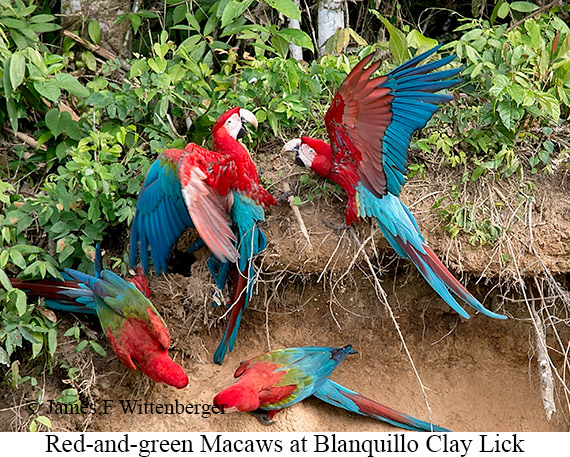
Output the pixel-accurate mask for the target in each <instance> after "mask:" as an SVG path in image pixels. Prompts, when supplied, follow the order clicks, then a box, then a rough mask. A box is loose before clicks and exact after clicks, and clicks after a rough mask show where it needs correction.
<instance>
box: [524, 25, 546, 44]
mask: <svg viewBox="0 0 570 457" xmlns="http://www.w3.org/2000/svg"><path fill="white" fill-rule="evenodd" d="M524 27H525V29H526V30H527V31H528V34H529V35H530V38H531V40H532V47H533V49H534V50H536V51H538V50H540V49H542V47H543V46H544V40H543V39H542V36H541V34H540V27H539V25H538V24H537V23H536V21H535V20H534V19H529V20H527V21H526V22H525V23H524Z"/></svg>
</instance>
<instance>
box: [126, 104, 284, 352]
mask: <svg viewBox="0 0 570 457" xmlns="http://www.w3.org/2000/svg"><path fill="white" fill-rule="evenodd" d="M243 122H248V123H250V124H252V125H254V126H255V127H256V126H257V120H256V119H255V116H254V115H253V114H252V113H251V112H249V111H247V110H245V109H242V108H239V107H238V108H233V109H231V110H229V111H227V112H226V113H224V114H223V115H222V116H221V117H220V118H219V119H218V120H217V121H216V123H215V124H214V127H213V129H212V138H213V149H214V151H209V150H207V149H204V148H202V147H200V146H198V145H196V144H194V143H190V144H189V145H187V146H186V147H185V148H184V150H179V149H168V150H166V151H164V152H163V153H162V155H161V158H160V159H159V160H158V161H157V162H155V163H154V164H153V165H152V166H151V169H150V170H149V174H148V175H147V178H146V179H145V185H144V188H143V191H142V192H141V195H140V196H139V201H138V202H137V213H136V215H135V219H134V221H133V227H132V229H131V262H135V261H136V252H137V246H139V247H140V252H141V263H142V264H143V266H144V265H145V256H146V265H148V249H149V248H150V251H151V255H152V258H153V261H154V263H155V267H156V268H157V271H159V272H160V271H165V269H166V261H167V259H168V255H169V253H170V249H171V247H172V245H173V244H174V242H175V241H176V239H177V238H178V236H180V234H181V233H182V231H183V230H184V229H185V228H186V227H195V228H196V230H197V231H198V234H199V235H200V238H201V240H202V241H203V242H204V243H205V244H206V246H207V247H208V248H209V249H210V250H211V251H212V254H213V256H212V258H211V259H210V262H209V267H210V271H211V272H212V275H213V276H214V279H215V281H216V284H217V285H218V287H219V288H220V289H221V288H223V287H224V285H225V283H226V278H227V275H228V272H229V269H230V265H235V267H232V270H233V271H234V273H233V290H232V294H231V297H232V298H231V303H230V305H231V306H232V309H231V312H230V316H229V319H228V325H227V328H226V331H225V333H224V336H223V337H222V341H221V342H220V345H219V347H218V349H217V351H216V353H215V355H214V361H215V362H216V363H221V362H222V360H223V358H224V356H225V354H226V352H227V350H228V349H229V350H230V351H231V350H232V349H233V347H234V344H235V340H236V336H237V331H238V328H239V324H240V320H241V314H242V312H243V310H244V309H245V307H246V306H247V302H248V300H249V296H250V294H251V291H252V288H253V277H254V270H253V264H252V261H251V260H252V258H253V257H254V256H255V255H257V254H258V253H259V252H261V251H262V250H263V249H264V248H265V246H266V239H265V236H264V235H263V233H262V232H261V230H260V229H259V227H258V224H259V223H260V222H261V221H263V220H264V219H265V213H264V209H265V208H267V207H268V206H270V205H275V204H277V202H276V201H275V199H274V198H273V197H272V196H271V195H270V194H269V193H268V192H267V191H266V190H265V189H264V188H263V187H262V186H261V184H260V183H259V176H258V174H257V169H256V167H255V164H254V163H253V161H252V160H251V157H250V156H249V153H248V152H247V149H246V148H245V147H244V146H243V145H242V144H241V143H240V142H239V141H238V139H239V138H241V137H242V136H243V135H244V134H245V129H244V128H243ZM164 189H168V191H165V190H164ZM158 265H160V267H158Z"/></svg>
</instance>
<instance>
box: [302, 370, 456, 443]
mask: <svg viewBox="0 0 570 457" xmlns="http://www.w3.org/2000/svg"><path fill="white" fill-rule="evenodd" d="M313 395H314V396H315V397H317V398H319V399H320V400H322V401H324V402H326V403H329V404H331V405H333V406H336V407H338V408H342V409H346V410H347V411H350V412H353V413H356V414H360V415H362V416H368V417H371V418H373V419H378V420H381V421H384V422H387V423H389V424H391V425H394V426H396V427H400V428H404V429H406V430H414V431H418V432H422V431H425V432H450V431H451V430H448V429H446V428H443V427H439V426H437V425H433V424H430V423H429V422H425V421H423V420H420V419H416V418H415V417H412V416H408V415H407V414H404V413H400V412H398V411H395V410H393V409H392V408H389V407H387V406H384V405H381V404H379V403H377V402H375V401H373V400H370V399H368V398H366V397H363V396H362V395H360V394H359V393H357V392H355V391H353V390H350V389H347V388H346V387H343V386H341V385H340V384H337V383H336V382H334V381H331V380H330V379H327V380H326V381H325V382H324V383H323V384H321V386H320V387H319V388H318V389H317V390H316V391H315V392H314V393H313Z"/></svg>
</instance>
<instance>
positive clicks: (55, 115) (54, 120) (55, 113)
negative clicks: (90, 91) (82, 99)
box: [45, 108, 71, 138]
mask: <svg viewBox="0 0 570 457" xmlns="http://www.w3.org/2000/svg"><path fill="white" fill-rule="evenodd" d="M61 114H62V113H60V112H59V110H58V109H56V108H53V109H50V110H49V111H48V112H47V113H46V117H45V123H46V127H47V128H48V129H49V130H50V132H51V133H52V134H53V136H54V137H55V138H57V137H58V136H59V134H61V132H63V122H60V119H61ZM68 114H69V113H68ZM70 116H71V115H70Z"/></svg>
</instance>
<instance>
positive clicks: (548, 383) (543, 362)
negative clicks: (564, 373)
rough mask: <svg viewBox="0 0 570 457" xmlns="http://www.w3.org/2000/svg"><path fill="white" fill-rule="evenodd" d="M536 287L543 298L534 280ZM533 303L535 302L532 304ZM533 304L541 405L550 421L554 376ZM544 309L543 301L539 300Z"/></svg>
mask: <svg viewBox="0 0 570 457" xmlns="http://www.w3.org/2000/svg"><path fill="white" fill-rule="evenodd" d="M534 280H535V282H536V287H537V289H538V291H539V294H540V296H541V297H542V296H543V293H542V288H541V287H540V285H539V283H538V280H537V279H536V278H534ZM534 303H535V302H534ZM534 303H533V304H532V306H529V310H530V312H531V314H532V321H533V323H534V331H535V337H536V347H535V350H536V357H537V359H538V373H539V375H540V391H541V394H542V404H543V405H544V411H545V412H546V418H547V419H548V420H550V418H551V417H552V414H554V413H555V412H556V404H555V403H554V376H553V375H552V367H551V366H550V363H551V362H550V357H549V355H548V348H547V346H546V332H545V325H544V321H543V320H542V318H541V317H540V314H539V313H538V312H537V311H536V309H535V305H534ZM541 303H542V306H543V307H544V306H545V304H544V300H541Z"/></svg>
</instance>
